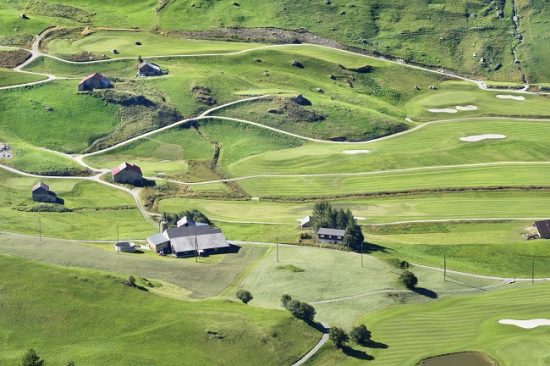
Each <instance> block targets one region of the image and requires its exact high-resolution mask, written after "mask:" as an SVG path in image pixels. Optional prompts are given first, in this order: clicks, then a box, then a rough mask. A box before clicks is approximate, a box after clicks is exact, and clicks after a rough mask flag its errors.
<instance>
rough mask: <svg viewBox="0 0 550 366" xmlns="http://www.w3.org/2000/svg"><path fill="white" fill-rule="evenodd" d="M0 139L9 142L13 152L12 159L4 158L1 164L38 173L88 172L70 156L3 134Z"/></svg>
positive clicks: (70, 173)
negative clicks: (45, 149) (39, 147)
mask: <svg viewBox="0 0 550 366" xmlns="http://www.w3.org/2000/svg"><path fill="white" fill-rule="evenodd" d="M0 141H2V142H6V143H8V144H9V147H10V151H11V152H12V153H13V157H12V159H2V160H0V164H3V165H8V166H11V167H13V168H16V169H19V170H21V171H24V172H27V173H31V174H38V175H72V174H82V173H84V172H86V169H85V168H84V167H82V166H81V165H79V164H77V163H76V162H74V161H72V160H70V159H69V158H67V157H64V156H61V155H57V154H54V153H51V152H47V151H44V150H41V149H38V148H36V147H35V146H32V145H30V144H28V143H26V142H23V141H19V140H17V139H13V138H4V137H2V135H1V134H0Z"/></svg>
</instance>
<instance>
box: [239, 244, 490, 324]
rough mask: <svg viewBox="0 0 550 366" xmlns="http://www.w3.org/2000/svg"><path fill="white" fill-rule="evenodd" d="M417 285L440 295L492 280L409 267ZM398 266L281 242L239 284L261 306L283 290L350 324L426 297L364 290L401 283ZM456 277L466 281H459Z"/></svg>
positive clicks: (323, 316)
mask: <svg viewBox="0 0 550 366" xmlns="http://www.w3.org/2000/svg"><path fill="white" fill-rule="evenodd" d="M413 271H414V272H415V273H416V274H417V275H418V277H419V279H420V284H421V286H423V287H425V288H428V289H430V290H432V291H435V292H436V293H439V292H441V291H443V292H441V294H440V296H445V294H444V291H446V290H460V289H461V290H464V289H468V288H470V287H469V286H483V285H486V284H489V283H494V282H491V281H486V280H481V281H480V280H475V279H473V280H472V279H468V278H465V277H460V276H458V277H457V282H456V283H451V282H443V280H442V276H441V274H440V273H439V272H437V271H433V270H427V269H422V268H416V267H415V268H414V269H413ZM399 274H400V270H398V269H397V268H395V267H393V266H391V265H389V264H387V263H386V262H384V261H380V260H378V259H376V258H374V257H369V256H365V257H364V267H361V260H360V258H359V256H358V255H357V254H356V253H348V252H341V251H334V250H327V249H319V248H311V247H291V246H281V247H280V248H279V262H277V254H276V249H275V248H273V247H272V248H271V249H270V251H269V253H268V255H266V256H265V257H264V258H263V259H262V261H261V262H259V263H258V264H257V265H256V266H255V267H254V269H253V270H252V271H251V272H250V273H249V275H248V276H247V277H246V278H245V279H244V280H243V281H242V282H241V283H240V284H238V286H242V287H243V288H246V289H249V290H250V291H251V292H252V294H253V295H254V298H255V303H256V304H258V305H261V306H266V307H275V308H277V307H280V298H281V296H282V295H283V294H285V293H288V294H290V295H291V296H293V297H294V298H298V299H300V300H304V301H307V302H313V303H314V306H315V308H316V309H317V311H318V318H319V319H320V320H323V321H327V322H328V323H329V324H331V325H335V326H346V327H348V326H351V324H353V322H355V321H356V319H357V317H359V316H360V315H361V314H364V313H365V312H366V311H373V310H375V309H380V308H382V307H386V306H389V305H391V304H396V303H398V302H400V301H403V302H424V301H429V300H430V299H429V298H426V297H423V296H415V295H414V294H409V295H407V296H404V297H396V298H391V297H388V296H387V295H384V294H381V296H377V295H369V292H374V291H377V290H382V289H388V288H390V289H395V288H401V287H400V285H399V284H398V281H397V278H398V276H399ZM460 281H465V282H464V283H460ZM348 296H351V297H356V298H355V299H353V300H358V301H350V300H344V301H338V302H334V303H326V304H316V303H315V302H316V301H321V300H328V299H336V298H342V297H348Z"/></svg>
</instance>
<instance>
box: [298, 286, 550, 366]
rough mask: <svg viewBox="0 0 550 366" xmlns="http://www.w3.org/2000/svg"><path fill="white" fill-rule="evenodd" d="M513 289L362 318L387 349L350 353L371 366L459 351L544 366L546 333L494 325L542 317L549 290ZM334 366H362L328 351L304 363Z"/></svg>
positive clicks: (507, 362) (504, 365)
mask: <svg viewBox="0 0 550 366" xmlns="http://www.w3.org/2000/svg"><path fill="white" fill-rule="evenodd" d="M514 287H517V288H507V289H501V290H497V291H494V292H490V293H485V294H482V295H475V296H462V297H456V298H452V299H445V300H441V301H437V302H434V303H431V304H427V305H411V306H404V307H394V308H391V309H387V310H384V311H381V312H377V313H373V314H370V315H367V316H365V317H364V318H363V319H362V320H361V323H364V324H366V325H367V326H368V328H369V330H371V331H372V335H373V339H374V340H375V341H377V342H380V343H382V344H385V345H386V346H387V347H376V348H362V347H357V346H355V345H353V347H354V348H357V349H360V351H365V352H366V353H367V354H368V355H370V356H372V357H373V360H372V361H371V362H369V364H372V365H391V366H393V365H411V366H412V365H416V364H417V362H419V361H420V360H421V359H422V358H425V357H429V356H435V355H440V354H445V353H451V352H459V351H481V352H485V353H486V354H488V355H489V356H490V357H491V358H493V359H494V360H495V361H497V362H498V364H499V365H502V366H508V365H510V366H512V365H518V364H530V365H543V364H545V363H546V360H547V358H548V347H550V344H549V343H548V341H547V338H546V334H547V332H548V329H547V328H546V327H539V328H536V329H531V330H528V329H521V328H518V327H515V326H511V325H501V324H498V320H500V319H536V318H545V317H547V315H546V314H547V311H546V303H547V301H548V294H549V292H548V285H547V284H537V285H532V286H528V285H524V286H521V285H520V286H518V285H514ZM527 350H529V351H527ZM334 364H338V365H362V364H364V361H361V360H360V359H354V358H353V357H346V356H345V355H344V353H342V352H338V353H336V352H334V348H332V347H327V348H325V350H324V352H323V353H321V354H319V355H318V357H316V358H314V359H313V360H312V361H311V362H310V363H309V365H334Z"/></svg>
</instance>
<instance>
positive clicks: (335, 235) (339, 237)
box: [317, 227, 346, 244]
mask: <svg viewBox="0 0 550 366" xmlns="http://www.w3.org/2000/svg"><path fill="white" fill-rule="evenodd" d="M345 234H346V230H341V229H329V228H325V227H322V228H319V230H318V231H317V236H318V237H319V241H320V242H321V243H333V244H342V243H343V241H344V235H345Z"/></svg>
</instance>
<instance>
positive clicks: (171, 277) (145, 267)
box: [0, 233, 266, 299]
mask: <svg viewBox="0 0 550 366" xmlns="http://www.w3.org/2000/svg"><path fill="white" fill-rule="evenodd" d="M123 235H124V234H123ZM123 235H121V240H125V239H131V238H128V237H126V236H123ZM0 238H1V240H0V252H1V253H3V254H7V255H8V254H9V255H14V256H17V257H22V258H27V259H30V260H35V261H40V262H44V263H50V264H53V265H61V266H69V267H79V268H87V269H93V270H100V271H106V272H110V273H114V274H117V275H127V274H133V275H134V276H141V277H146V278H150V279H155V280H159V281H162V282H163V283H165V284H171V285H173V286H176V287H177V288H178V289H180V291H179V292H178V293H177V294H178V295H180V296H179V297H181V298H185V299H204V298H211V297H216V296H219V295H220V294H221V293H222V292H223V291H224V290H225V289H226V288H227V287H228V286H229V285H232V283H233V281H235V280H236V278H237V276H238V275H239V274H240V273H241V272H243V271H245V270H246V269H247V268H249V267H251V266H254V265H255V263H256V262H257V261H258V260H259V259H260V258H261V257H262V256H263V255H264V253H265V250H266V249H265V248H262V247H259V246H244V247H241V248H240V250H239V251H238V252H237V253H232V254H226V255H224V254H222V255H216V256H213V257H209V258H200V260H199V261H198V262H195V259H194V258H184V259H175V258H170V257H159V256H158V255H156V254H154V253H151V252H149V251H147V250H142V251H141V252H136V253H121V254H116V253H115V251H114V249H113V244H114V242H115V240H114V239H113V240H112V241H109V242H106V243H86V242H78V241H67V240H61V239H50V238H43V239H42V240H39V238H37V237H35V236H26V235H20V234H8V233H2V234H0ZM137 244H140V242H138V243H137ZM158 290H160V289H158ZM174 295H176V294H174ZM232 295H233V294H230V297H233V296H232Z"/></svg>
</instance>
